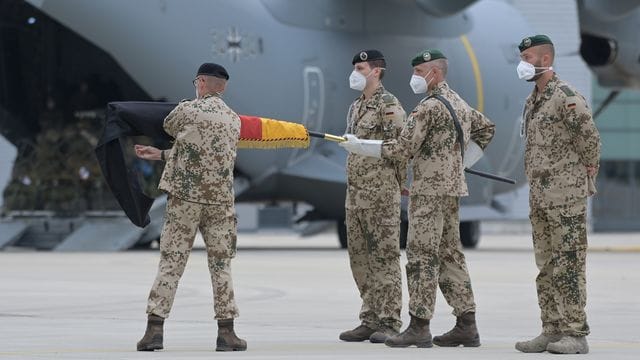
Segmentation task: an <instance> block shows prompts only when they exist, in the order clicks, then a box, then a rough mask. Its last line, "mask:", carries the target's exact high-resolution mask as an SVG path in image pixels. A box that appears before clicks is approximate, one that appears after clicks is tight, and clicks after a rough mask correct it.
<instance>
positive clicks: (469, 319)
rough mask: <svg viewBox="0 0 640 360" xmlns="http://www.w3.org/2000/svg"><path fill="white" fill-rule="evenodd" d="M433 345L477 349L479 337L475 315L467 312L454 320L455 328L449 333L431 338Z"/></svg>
mask: <svg viewBox="0 0 640 360" xmlns="http://www.w3.org/2000/svg"><path fill="white" fill-rule="evenodd" d="M433 343H434V344H436V345H438V346H443V347H455V346H460V345H462V346H465V347H478V346H480V335H479V334H478V328H477V327H476V313H473V312H468V313H464V314H462V315H461V316H458V317H457V318H456V326H454V327H453V329H451V330H450V331H448V332H446V333H444V334H442V335H440V336H436V337H434V338H433Z"/></svg>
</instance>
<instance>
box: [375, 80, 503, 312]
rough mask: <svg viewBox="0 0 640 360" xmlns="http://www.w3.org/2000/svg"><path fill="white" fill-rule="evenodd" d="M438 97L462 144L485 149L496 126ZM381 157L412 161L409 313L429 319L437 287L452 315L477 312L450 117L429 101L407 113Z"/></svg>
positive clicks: (445, 92)
mask: <svg viewBox="0 0 640 360" xmlns="http://www.w3.org/2000/svg"><path fill="white" fill-rule="evenodd" d="M435 94H438V95H441V96H442V97H444V98H445V99H447V100H448V101H449V102H450V103H451V106H452V107H453V109H454V111H455V113H456V115H457V116H458V120H459V121H460V125H461V126H462V130H463V133H464V141H465V144H467V143H468V142H469V140H470V139H471V140H473V141H475V142H476V143H477V144H478V145H479V146H480V147H481V148H483V149H484V148H485V147H486V146H487V144H488V143H489V142H490V141H491V139H492V138H493V134H494V125H493V123H491V121H489V120H488V119H487V118H486V117H485V116H484V115H482V114H481V113H479V112H478V111H476V110H474V109H473V108H471V107H470V106H469V105H468V104H467V103H466V102H465V101H464V100H462V98H460V96H459V95H458V94H457V93H456V92H454V91H453V90H451V89H450V88H449V85H448V84H447V83H446V82H445V81H443V82H441V83H440V84H438V85H437V86H436V87H435V88H434V89H433V90H431V92H430V93H429V94H428V95H435ZM382 157H383V158H393V159H410V158H412V159H413V183H412V184H411V189H410V193H411V196H410V203H409V238H408V243H407V259H408V263H407V267H406V268H407V283H408V287H409V297H410V299H409V312H410V313H411V314H412V315H413V316H415V317H418V318H421V319H431V318H432V316H433V310H434V306H435V300H436V289H437V287H438V285H439V286H440V290H441V291H442V293H443V295H444V297H445V299H446V300H447V303H449V305H450V306H451V307H453V309H454V311H453V313H454V315H456V316H461V315H462V314H464V313H468V312H475V303H474V300H473V291H472V289H471V280H470V279H469V274H468V271H467V267H466V263H465V257H464V254H463V253H462V249H461V245H460V232H459V220H458V208H459V197H460V196H465V195H468V190H467V184H466V182H465V178H464V172H463V171H464V169H463V165H462V156H461V152H460V145H459V143H458V141H457V133H456V128H455V126H454V122H453V119H452V117H451V114H450V113H449V111H448V110H447V108H446V107H445V105H444V104H443V103H442V102H441V101H439V100H437V99H434V98H429V97H428V96H427V97H426V98H424V99H423V100H422V101H421V102H420V103H419V104H418V106H416V108H415V109H414V110H413V111H412V112H411V114H410V115H409V118H408V120H407V124H406V126H405V128H404V129H403V130H402V133H401V134H400V137H399V139H398V140H397V141H386V142H385V143H384V144H383V146H382Z"/></svg>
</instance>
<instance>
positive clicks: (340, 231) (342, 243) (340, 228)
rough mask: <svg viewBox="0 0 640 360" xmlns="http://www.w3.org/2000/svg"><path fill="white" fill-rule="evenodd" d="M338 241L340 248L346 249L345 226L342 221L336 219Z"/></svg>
mask: <svg viewBox="0 0 640 360" xmlns="http://www.w3.org/2000/svg"><path fill="white" fill-rule="evenodd" d="M337 225H338V240H339V241H340V248H342V249H346V248H347V225H346V224H345V223H344V219H338V221H337Z"/></svg>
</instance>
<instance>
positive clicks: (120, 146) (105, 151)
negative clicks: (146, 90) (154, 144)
mask: <svg viewBox="0 0 640 360" xmlns="http://www.w3.org/2000/svg"><path fill="white" fill-rule="evenodd" d="M176 105H177V103H166V102H133V101H131V102H129V101H127V102H111V103H109V104H108V105H107V114H106V123H105V127H104V131H103V133H102V136H101V137H100V140H99V141H98V145H97V146H96V157H97V158H98V162H99V163H100V168H101V169H102V174H103V175H104V177H105V179H106V181H107V184H108V185H109V188H111V192H112V193H113V196H115V198H116V200H118V203H119V204H120V206H121V207H122V209H123V210H124V212H125V214H126V215H127V217H129V219H130V220H131V222H132V223H134V224H135V225H137V226H139V227H145V226H147V224H149V222H150V219H149V209H150V208H151V205H152V204H153V198H150V197H148V196H147V195H145V194H144V193H143V192H142V188H141V187H140V184H139V183H138V177H137V175H136V172H135V171H134V170H133V169H131V168H130V167H128V166H127V162H126V161H125V151H124V146H125V145H126V141H125V140H126V137H129V136H148V137H150V138H152V139H154V140H155V141H166V142H168V141H170V140H172V138H171V136H169V135H168V134H167V133H166V132H165V131H164V129H163V128H162V124H163V122H164V118H165V117H166V116H167V115H169V113H170V112H171V110H173V108H175V107H176Z"/></svg>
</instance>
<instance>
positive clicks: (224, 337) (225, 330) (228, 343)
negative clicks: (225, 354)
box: [216, 319, 247, 351]
mask: <svg viewBox="0 0 640 360" xmlns="http://www.w3.org/2000/svg"><path fill="white" fill-rule="evenodd" d="M245 350H247V342H246V341H244V340H242V339H240V338H239V337H238V336H236V333H235V331H233V319H227V320H218V338H217V339H216V351H245Z"/></svg>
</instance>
